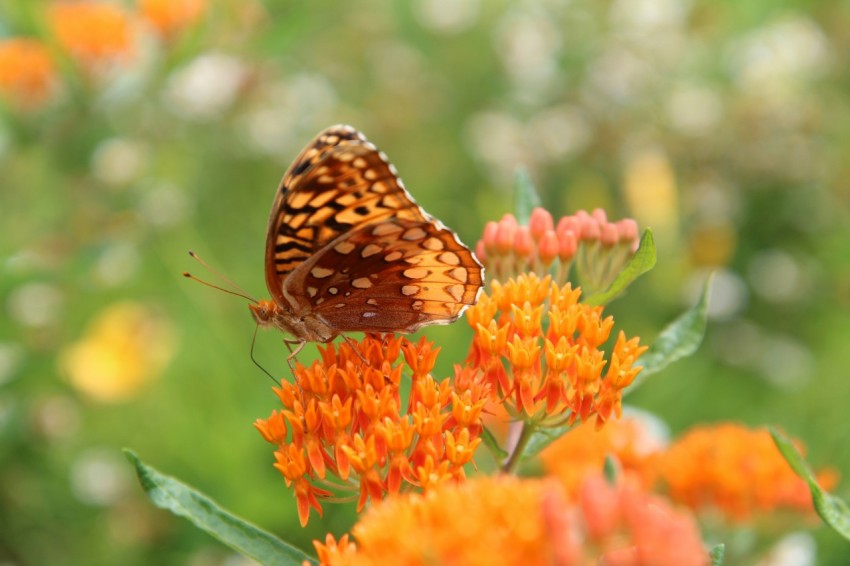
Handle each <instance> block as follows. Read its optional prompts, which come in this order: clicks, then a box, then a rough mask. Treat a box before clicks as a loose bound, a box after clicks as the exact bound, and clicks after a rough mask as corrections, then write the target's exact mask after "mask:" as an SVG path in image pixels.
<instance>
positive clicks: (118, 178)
mask: <svg viewBox="0 0 850 566" xmlns="http://www.w3.org/2000/svg"><path fill="white" fill-rule="evenodd" d="M147 161H148V152H147V148H146V147H145V145H144V144H142V143H140V142H137V141H134V140H130V139H126V138H110V139H106V140H104V141H102V142H100V143H99V144H98V146H97V147H96V148H95V150H94V154H93V155H92V159H91V167H92V173H93V174H94V176H95V177H96V178H97V179H99V180H101V181H103V182H104V183H107V184H109V185H116V186H117V185H126V184H127V183H129V182H131V181H133V180H135V179H136V178H138V177H139V175H140V174H141V173H142V171H143V170H144V168H145V166H146V165H147Z"/></svg>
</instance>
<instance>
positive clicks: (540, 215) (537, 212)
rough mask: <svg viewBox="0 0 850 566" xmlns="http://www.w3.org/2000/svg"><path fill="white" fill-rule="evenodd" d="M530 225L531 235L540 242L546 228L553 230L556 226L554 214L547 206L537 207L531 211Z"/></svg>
mask: <svg viewBox="0 0 850 566" xmlns="http://www.w3.org/2000/svg"><path fill="white" fill-rule="evenodd" d="M528 227H529V228H530V229H531V235H532V236H533V237H534V240H535V241H537V242H539V241H540V238H542V237H543V234H544V233H545V232H546V230H552V229H553V228H554V221H553V220H552V215H551V214H549V211H548V210H546V209H545V208H540V207H537V208H535V209H534V210H532V211H531V218H529V220H528Z"/></svg>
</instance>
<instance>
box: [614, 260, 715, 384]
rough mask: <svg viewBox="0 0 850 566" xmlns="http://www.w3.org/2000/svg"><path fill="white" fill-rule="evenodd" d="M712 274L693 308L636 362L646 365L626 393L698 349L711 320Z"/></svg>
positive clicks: (665, 331) (668, 327)
mask: <svg viewBox="0 0 850 566" xmlns="http://www.w3.org/2000/svg"><path fill="white" fill-rule="evenodd" d="M711 280H712V277H711V276H709V277H708V279H707V280H706V282H705V285H704V286H703V288H702V293H701V294H700V298H699V301H697V304H695V305H694V306H693V307H692V308H691V309H690V310H688V311H685V312H684V313H683V314H682V315H680V316H679V318H677V319H676V320H674V321H673V322H671V323H670V324H669V325H668V326H667V328H665V329H664V330H663V331H662V332H661V334H660V335H659V336H658V338H656V339H655V342H653V344H652V346H650V347H649V350H647V351H646V353H644V355H642V356H641V357H640V359H639V360H638V361H637V362H635V364H636V365H639V366H643V369H642V370H641V372H640V373H639V374H638V375H637V378H635V380H634V382H633V383H632V384H631V385H629V386H628V387H627V388H626V390H625V393H629V392H631V391H633V390H634V389H635V388H636V387H638V386H639V385H640V384H641V383H643V381H644V380H646V378H647V377H649V376H650V375H652V374H654V373H658V372H659V371H661V370H662V369H664V368H666V367H667V366H668V365H670V364H672V363H673V362H675V361H676V360H678V359H681V358H684V357H686V356H690V355H691V354H693V353H694V352H696V350H697V348H699V346H700V344H702V339H703V337H704V336H705V327H706V325H707V324H708V299H709V289H710V287H711Z"/></svg>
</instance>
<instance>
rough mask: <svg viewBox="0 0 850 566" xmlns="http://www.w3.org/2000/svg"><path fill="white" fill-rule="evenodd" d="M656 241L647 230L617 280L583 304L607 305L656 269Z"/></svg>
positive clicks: (586, 298)
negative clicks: (645, 274) (638, 279)
mask: <svg viewBox="0 0 850 566" xmlns="http://www.w3.org/2000/svg"><path fill="white" fill-rule="evenodd" d="M655 257H656V252H655V239H654V238H653V237H652V230H650V229H648V228H647V229H646V230H645V231H644V233H643V236H641V239H640V247H638V249H637V251H636V252H635V255H633V256H632V258H631V259H630V260H629V263H627V264H626V267H624V268H623V270H622V271H621V272H620V274H619V275H617V278H616V279H614V281H613V282H612V283H611V285H610V286H609V287H608V288H607V289H605V290H604V291H599V292H597V293H593V294H592V295H588V296H587V297H585V298H584V299H583V302H585V303H587V304H589V305H592V306H595V305H607V304H608V303H610V302H611V301H613V300H614V299H616V298H617V297H618V296H619V295H620V294H621V293H622V292H623V291H625V290H626V287H628V286H629V285H631V284H632V283H633V282H634V281H635V279H637V278H638V277H640V276H641V275H643V274H644V273H646V272H647V271H649V270H650V269H652V268H653V267H655Z"/></svg>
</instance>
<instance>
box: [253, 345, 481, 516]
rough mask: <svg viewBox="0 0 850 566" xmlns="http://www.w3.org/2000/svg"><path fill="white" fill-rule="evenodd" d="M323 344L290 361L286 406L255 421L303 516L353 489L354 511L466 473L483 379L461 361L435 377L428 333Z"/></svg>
mask: <svg viewBox="0 0 850 566" xmlns="http://www.w3.org/2000/svg"><path fill="white" fill-rule="evenodd" d="M320 352H321V359H320V360H317V361H315V362H314V363H313V364H312V365H310V366H308V367H304V366H302V365H301V364H297V365H296V368H295V382H294V383H287V382H284V383H282V384H281V386H280V387H279V388H275V393H276V394H277V396H278V398H279V399H280V402H281V404H282V405H283V409H281V410H277V411H274V412H272V414H271V416H270V417H269V418H268V419H266V420H261V419H260V420H257V421H256V422H255V426H256V427H257V429H258V430H259V431H260V433H261V434H262V436H263V437H264V438H265V439H266V440H267V441H268V442H270V443H272V444H274V445H276V446H277V449H276V451H275V459H276V463H275V467H276V468H277V469H278V470H279V471H280V473H281V474H282V475H283V477H284V479H285V481H286V484H287V486H290V487H292V488H293V489H294V492H295V498H296V502H297V507H298V515H299V518H300V520H301V524H302V525H305V524H306V523H307V520H308V518H309V515H310V510H311V509H314V510H316V511H317V512H318V513H319V514H321V513H322V506H321V500H327V499H329V498H331V497H335V498H336V499H337V500H347V499H354V498H357V500H358V503H357V509H358V511H360V510H362V509H363V507H364V506H365V505H366V503H367V502H368V501H369V500H380V499H382V498H383V497H384V496H385V495H387V494H395V493H399V492H404V491H410V490H423V491H428V490H430V489H432V488H434V487H435V486H437V485H440V484H442V483H445V482H447V481H448V482H451V481H456V480H461V479H463V478H464V477H465V472H464V466H466V465H467V464H470V463H472V457H473V454H474V453H475V450H476V448H477V447H478V445H479V444H480V442H481V440H480V438H479V435H480V434H481V430H482V427H481V425H480V417H481V411H482V409H483V407H484V404H485V402H486V398H487V386H486V385H485V384H483V383H480V382H478V381H476V380H473V379H471V378H470V376H469V375H467V370H464V369H462V368H459V367H458V368H456V374H457V375H456V377H455V379H454V382H453V383H452V381H451V380H449V379H444V380H442V381H437V380H435V379H434V377H433V376H432V375H431V370H432V369H433V366H434V363H435V361H436V356H437V352H438V349H435V348H434V347H433V346H432V344H431V343H429V342H427V341H425V340H424V339H422V340H420V341H419V342H418V343H414V342H411V341H409V340H407V339H406V338H400V337H396V336H394V335H383V336H380V335H366V337H364V339H363V340H362V341H360V342H355V341H353V340H347V341H346V342H343V343H341V344H340V345H339V346H336V345H334V344H329V345H328V346H326V347H324V348H321V347H320ZM405 373H409V375H410V379H411V388H410V394H409V398H408V400H407V402H406V403H404V405H403V400H402V396H401V392H400V386H401V381H402V376H403V374H405Z"/></svg>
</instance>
